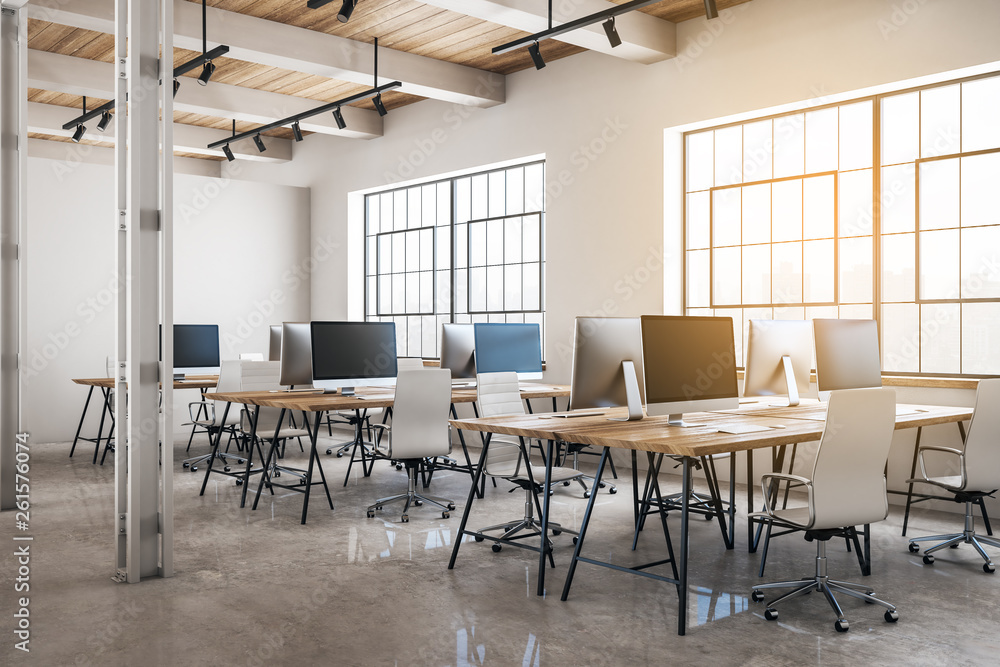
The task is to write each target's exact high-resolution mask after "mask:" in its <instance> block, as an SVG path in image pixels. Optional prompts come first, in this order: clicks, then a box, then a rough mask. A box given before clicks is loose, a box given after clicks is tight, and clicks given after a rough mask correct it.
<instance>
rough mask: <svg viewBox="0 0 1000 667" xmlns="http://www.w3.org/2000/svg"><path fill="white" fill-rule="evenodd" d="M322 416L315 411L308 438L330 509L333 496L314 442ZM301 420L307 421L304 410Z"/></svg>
mask: <svg viewBox="0 0 1000 667" xmlns="http://www.w3.org/2000/svg"><path fill="white" fill-rule="evenodd" d="M322 417H323V413H322V412H317V413H316V423H315V426H313V430H312V434H311V435H310V436H309V438H310V440H311V441H312V456H315V457H316V469H317V470H319V478H320V481H321V482H323V490H324V491H326V502H327V503H329V504H330V509H333V498H331V497H330V487H329V486H327V484H326V475H324V474H323V462H322V461H321V460H320V458H319V452H318V451H316V444H317V443H316V440H317V438H318V436H319V425H320V422H321V421H322ZM302 420H303V421H304V422H305V423H306V424H308V423H309V418H308V417H307V416H306V413H304V412H303V413H302Z"/></svg>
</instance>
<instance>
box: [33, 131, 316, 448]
mask: <svg viewBox="0 0 1000 667" xmlns="http://www.w3.org/2000/svg"><path fill="white" fill-rule="evenodd" d="M64 146H66V147H67V150H72V148H71V147H72V144H64ZM114 183H115V178H114V168H113V167H112V166H108V165H104V164H93V163H89V162H79V161H71V162H66V161H65V160H54V159H46V158H29V160H28V244H27V249H28V250H27V261H28V286H27V327H28V341H27V349H28V357H27V359H26V366H25V367H24V368H23V369H22V370H23V373H22V377H23V380H24V399H23V400H24V415H25V417H24V420H25V424H26V427H27V430H28V431H30V432H31V433H32V437H33V438H34V439H35V440H36V441H38V442H51V441H65V440H69V439H71V438H72V437H73V434H74V432H75V430H76V425H77V420H78V419H79V415H80V411H81V409H82V408H83V403H84V400H85V398H86V389H85V388H83V387H80V386H78V385H75V384H73V383H72V382H71V379H72V378H81V377H104V376H105V357H106V356H107V355H109V354H111V353H113V351H114V313H113V308H114V305H113V304H114V293H115V290H117V285H118V282H117V280H116V277H115V236H114V235H115V233H116V232H115V228H114V226H113V222H114V216H113V210H114ZM174 187H175V221H174V222H175V232H174V246H175V249H174V258H175V265H174V320H175V321H176V322H180V323H210V324H219V325H220V331H221V333H222V337H223V340H222V344H221V354H222V358H223V359H234V358H238V357H239V353H240V352H250V351H263V352H264V353H265V354H266V352H267V339H268V325H269V324H271V323H278V322H281V321H283V320H288V321H294V320H307V319H308V318H309V293H310V289H311V284H310V281H309V279H308V272H307V270H306V266H307V263H308V261H309V257H310V249H311V245H310V233H309V220H310V211H309V191H308V190H307V189H305V188H298V187H289V186H285V185H268V184H261V183H248V182H245V181H238V180H232V179H219V178H207V177H204V176H191V175H177V176H176V177H175V183H174ZM197 398H198V395H197V393H196V392H195V391H194V390H186V391H178V392H175V411H174V412H175V416H176V419H175V422H176V424H177V425H179V423H180V422H181V421H186V419H184V417H185V416H186V414H187V407H186V405H187V402H188V401H193V400H197ZM92 415H93V416H94V417H95V418H94V419H92V420H91V421H90V422H89V424H88V426H86V427H85V433H86V432H88V431H89V432H90V435H93V432H95V431H96V415H97V411H96V410H93V411H92ZM175 428H177V427H176V426H175ZM177 433H178V437H180V434H181V432H180V431H178V432H177ZM185 437H186V435H185ZM87 450H90V451H92V449H91V447H90V446H89V445H88V446H87V447H86V448H85V451H87Z"/></svg>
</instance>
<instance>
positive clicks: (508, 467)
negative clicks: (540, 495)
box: [490, 461, 582, 484]
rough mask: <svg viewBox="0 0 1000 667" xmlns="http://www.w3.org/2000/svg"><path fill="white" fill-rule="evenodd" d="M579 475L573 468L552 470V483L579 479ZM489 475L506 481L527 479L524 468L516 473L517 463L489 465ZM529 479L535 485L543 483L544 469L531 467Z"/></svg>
mask: <svg viewBox="0 0 1000 667" xmlns="http://www.w3.org/2000/svg"><path fill="white" fill-rule="evenodd" d="M581 474H582V473H581V472H580V471H579V470H574V469H573V468H552V481H553V482H564V481H566V480H570V479H574V478H576V477H579V476H580V475H581ZM490 475H491V476H493V477H504V478H507V479H528V473H527V471H526V470H525V469H524V466H521V469H520V471H518V462H517V461H511V462H510V463H509V464H507V463H500V464H493V465H491V466H490ZM531 479H533V480H534V481H535V483H537V484H542V483H544V482H545V467H544V466H531Z"/></svg>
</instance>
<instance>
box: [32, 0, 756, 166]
mask: <svg viewBox="0 0 1000 667" xmlns="http://www.w3.org/2000/svg"><path fill="white" fill-rule="evenodd" d="M186 1H188V2H192V3H194V4H196V5H200V4H201V2H200V0H186ZM611 1H612V2H614V3H616V4H623V3H625V2H627V1H628V0H611ZM72 2H73V0H66V2H65V3H64V4H67V5H70V6H71V5H72ZM539 2H542V0H539ZM744 2H749V0H718V2H717V4H718V8H719V9H720V10H722V9H726V8H729V7H732V6H734V5H738V4H742V3H744ZM207 4H208V6H209V7H213V8H216V9H219V10H224V11H229V12H237V13H240V14H245V15H249V16H252V17H255V18H259V19H265V20H268V21H276V22H279V23H284V24H287V25H291V26H295V27H299V28H305V29H308V30H314V31H318V32H322V33H326V34H330V35H335V36H337V37H342V38H347V39H351V40H355V41H360V42H364V43H372V41H373V40H374V38H375V37H378V39H379V47H380V48H382V47H385V48H389V49H395V50H399V51H405V52H408V53H412V54H416V55H420V56H426V57H429V58H434V59H436V60H443V61H446V62H450V63H455V64H458V65H464V66H467V67H473V68H476V69H480V70H484V71H488V72H493V73H497V74H503V75H506V74H511V73H513V72H518V71H520V70H523V69H527V68H530V67H532V62H531V59H530V56H529V55H528V53H527V50H526V49H519V50H517V51H513V52H510V53H506V54H502V55H493V54H492V53H491V49H492V48H493V47H495V46H497V45H500V44H503V43H506V42H509V41H513V40H515V39H518V38H520V37H524V36H526V33H523V32H520V31H518V30H514V29H512V28H508V27H506V26H501V25H497V24H494V23H490V22H487V21H482V20H479V19H476V18H472V17H469V16H465V15H463V14H460V13H457V12H453V11H447V10H444V9H440V8H438V7H436V6H432V5H428V4H424V3H422V2H417V1H416V0H360V2H359V3H358V6H357V8H356V9H355V11H354V13H353V15H352V16H351V19H350V21H349V22H348V23H341V22H339V21H338V20H337V13H338V11H339V9H340V6H341V2H340V1H339V0H333V1H332V2H330V3H328V4H327V5H325V6H324V7H321V8H319V9H315V10H311V9H308V8H307V7H306V0H207ZM640 11H643V12H645V13H647V14H650V15H652V16H655V17H657V18H660V19H664V20H667V21H671V22H674V23H678V22H681V21H686V20H689V19H692V18H696V17H699V16H703V15H704V11H705V7H704V2H703V0H664V1H663V2H660V3H657V4H655V5H651V6H649V7H646V8H644V9H642V10H640ZM208 37H209V47H210V48H211V47H212V46H213V45H215V44H217V43H218V42H213V40H212V35H211V30H210V31H209V35H208ZM28 48H29V49H35V50H39V51H47V52H51V53H56V54H60V55H66V56H73V57H76V58H85V59H88V60H95V61H100V62H105V63H111V62H113V57H114V36H113V35H110V34H106V33H102V32H94V31H91V30H85V29H82V28H76V27H72V26H67V25H60V24H58V23H52V22H47V21H42V20H38V19H29V21H28ZM541 51H542V55H543V56H544V58H545V61H546V62H552V61H554V60H558V59H560V58H565V57H568V56H572V55H574V54H577V53H580V52H582V51H584V49H583V48H581V47H577V46H574V45H572V44H567V43H564V42H560V41H558V40H556V39H550V40H545V41H543V42H541ZM173 55H174V58H173V60H174V66H175V67H176V66H177V65H180V64H182V63H184V62H187V61H189V60H191V59H192V58H194V57H196V56H197V55H199V53H198V52H195V51H190V50H186V49H174V54H173ZM214 62H215V65H216V67H217V69H216V71H215V74H214V75H213V76H212V82H213V83H214V82H218V83H224V84H229V85H233V86H241V87H246V88H251V89H255V90H261V91H267V92H271V93H279V94H282V95H291V96H295V97H300V98H304V99H308V100H315V101H316V102H318V103H327V102H333V101H335V100H338V99H341V98H343V97H346V96H348V95H351V94H353V93H356V92H359V91H362V90H366V89H367V88H368V86H366V85H359V84H356V83H351V82H345V81H338V80H334V79H329V78H325V77H321V76H316V75H312V74H306V73H303V72H297V71H292V70H287V69H281V68H278V67H272V66H269V65H263V64H260V63H254V62H248V61H245V60H238V59H235V58H226V57H223V58H218V59H216V60H215V61H214ZM199 73H200V69H196V70H194V71H192V72H189V73H188V74H186V75H184V76H185V77H189V78H194V77H197V75H198V74H199ZM382 99H383V102H384V104H385V106H386V107H387V108H388V109H390V110H391V109H394V108H398V107H402V106H405V105H408V104H413V103H415V102H419V101H420V100H422V99H423V98H422V97H418V96H416V95H410V94H405V93H400V92H397V91H389V92H386V93H384V94H383V96H382ZM28 100H29V102H38V103H42V104H50V105H56V106H62V107H73V108H77V109H79V108H80V107H81V104H82V99H81V98H80V97H79V96H76V95H70V94H65V93H58V92H53V91H48V90H41V89H36V88H32V89H29V91H28ZM106 101H107V100H99V99H95V98H88V100H87V103H88V104H87V106H88V108H94V107H95V106H98V105H100V104H103V103H104V102H106ZM353 106H357V107H360V108H365V109H374V107H373V106H372V103H371V101H367V100H366V101H364V102H360V103H356V104H354V105H353ZM70 117H71V116H68V117H67V120H69V118H70ZM174 121H175V122H176V123H182V124H189V125H197V126H201V127H211V128H218V129H223V130H229V129H231V127H232V120H231V119H229V118H224V117H217V116H208V115H202V114H193V113H180V112H175V114H174ZM253 127H256V125H255V124H252V123H240V122H238V123H237V124H236V130H237V132H243V131H246V130H249V129H252V128H253ZM265 134H268V135H271V136H276V137H282V138H290V137H291V131H290V130H287V129H278V130H274V131H271V132H267V133H265ZM35 136H37V137H39V138H53V139H55V137H48V136H47V135H42V134H38V135H35ZM88 139H89V140H91V141H96V139H94V138H92V137H90V135H89V134H88V136H87V138H86V139H85V141H86V140H88ZM177 154H178V155H180V153H177ZM199 157H205V156H199ZM215 159H217V158H215Z"/></svg>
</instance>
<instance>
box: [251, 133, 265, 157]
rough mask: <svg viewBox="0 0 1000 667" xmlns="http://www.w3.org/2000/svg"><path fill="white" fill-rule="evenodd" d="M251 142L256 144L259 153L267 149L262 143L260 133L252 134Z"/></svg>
mask: <svg viewBox="0 0 1000 667" xmlns="http://www.w3.org/2000/svg"><path fill="white" fill-rule="evenodd" d="M253 142H254V143H255V144H257V150H259V151H260V152H261V153H263V152H264V151H266V150H267V146H265V145H264V140H263V139H261V138H260V133H257V134H255V135H253Z"/></svg>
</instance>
